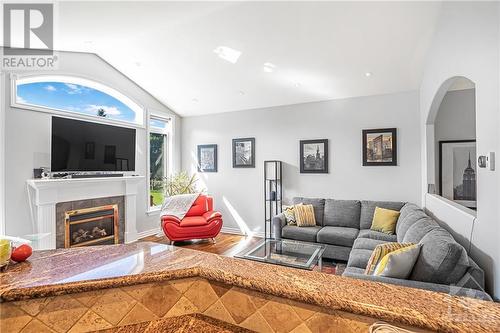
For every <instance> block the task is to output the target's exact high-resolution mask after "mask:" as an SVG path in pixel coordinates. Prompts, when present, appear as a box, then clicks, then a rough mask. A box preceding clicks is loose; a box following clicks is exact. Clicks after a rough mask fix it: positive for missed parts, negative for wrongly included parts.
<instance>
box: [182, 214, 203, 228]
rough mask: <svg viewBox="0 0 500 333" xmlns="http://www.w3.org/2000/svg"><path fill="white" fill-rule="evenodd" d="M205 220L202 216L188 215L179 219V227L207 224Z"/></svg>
mask: <svg viewBox="0 0 500 333" xmlns="http://www.w3.org/2000/svg"><path fill="white" fill-rule="evenodd" d="M207 223H208V222H207V220H206V219H205V218H204V217H203V216H188V217H185V218H183V219H182V220H181V227H198V226H200V225H207Z"/></svg>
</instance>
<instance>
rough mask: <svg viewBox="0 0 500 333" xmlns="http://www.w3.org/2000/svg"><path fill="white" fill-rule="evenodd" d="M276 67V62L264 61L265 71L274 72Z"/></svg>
mask: <svg viewBox="0 0 500 333" xmlns="http://www.w3.org/2000/svg"><path fill="white" fill-rule="evenodd" d="M275 68H276V65H275V64H272V63H270V62H266V63H264V72H266V73H272V72H274V69H275Z"/></svg>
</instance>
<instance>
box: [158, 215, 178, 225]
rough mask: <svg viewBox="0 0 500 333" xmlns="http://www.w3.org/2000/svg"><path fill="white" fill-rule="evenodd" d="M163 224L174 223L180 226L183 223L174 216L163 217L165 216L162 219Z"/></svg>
mask: <svg viewBox="0 0 500 333" xmlns="http://www.w3.org/2000/svg"><path fill="white" fill-rule="evenodd" d="M161 222H162V223H167V222H173V223H177V224H180V223H181V220H180V219H179V218H178V217H177V216H173V215H163V216H162V217H161Z"/></svg>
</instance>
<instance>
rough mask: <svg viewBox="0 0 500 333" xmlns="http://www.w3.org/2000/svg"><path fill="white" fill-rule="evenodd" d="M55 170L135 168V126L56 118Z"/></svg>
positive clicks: (54, 124)
mask: <svg viewBox="0 0 500 333" xmlns="http://www.w3.org/2000/svg"><path fill="white" fill-rule="evenodd" d="M51 151H52V153H51V171H52V172H92V171H96V172H97V171H135V129H131V128H125V127H118V126H111V125H103V124H97V123H93V122H88V121H81V120H74V119H67V118H60V117H52V148H51Z"/></svg>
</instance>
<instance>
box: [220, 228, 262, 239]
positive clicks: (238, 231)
mask: <svg viewBox="0 0 500 333" xmlns="http://www.w3.org/2000/svg"><path fill="white" fill-rule="evenodd" d="M220 232H222V233H225V234H232V235H241V236H248V235H247V234H246V233H244V232H243V231H241V229H239V228H234V227H222V229H221V231H220ZM251 236H252V237H261V238H264V233H263V232H256V233H252V235H251Z"/></svg>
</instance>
